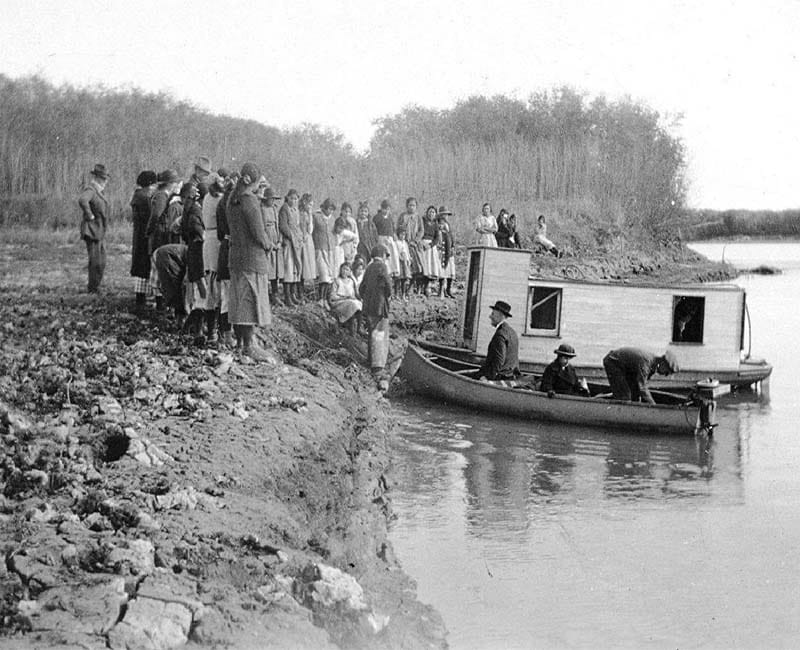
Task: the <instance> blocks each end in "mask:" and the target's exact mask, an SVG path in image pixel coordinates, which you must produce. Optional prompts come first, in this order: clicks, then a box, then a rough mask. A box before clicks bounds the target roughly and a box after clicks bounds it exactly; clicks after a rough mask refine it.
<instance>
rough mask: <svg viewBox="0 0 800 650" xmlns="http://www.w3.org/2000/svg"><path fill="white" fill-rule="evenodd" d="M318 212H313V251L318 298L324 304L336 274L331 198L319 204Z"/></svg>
mask: <svg viewBox="0 0 800 650" xmlns="http://www.w3.org/2000/svg"><path fill="white" fill-rule="evenodd" d="M319 207H320V209H319V211H318V212H315V213H314V232H313V233H312V237H313V239H314V251H315V253H316V256H315V260H316V262H317V280H319V287H318V288H319V296H318V297H319V300H320V302H322V303H323V304H325V303H326V302H327V300H328V292H329V291H330V287H331V282H333V278H334V277H335V276H336V269H334V267H333V257H334V252H335V248H336V235H335V234H334V233H333V226H334V224H335V223H336V219H334V218H333V211H334V210H335V209H336V204H335V203H334V202H333V201H332V200H331V199H325V200H324V201H323V202H322V205H321V206H319Z"/></svg>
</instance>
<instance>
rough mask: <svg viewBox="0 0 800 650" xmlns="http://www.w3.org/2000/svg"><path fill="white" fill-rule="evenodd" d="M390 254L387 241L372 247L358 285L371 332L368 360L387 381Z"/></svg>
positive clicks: (390, 293) (374, 372) (373, 370)
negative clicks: (385, 243)
mask: <svg viewBox="0 0 800 650" xmlns="http://www.w3.org/2000/svg"><path fill="white" fill-rule="evenodd" d="M388 257H389V251H388V249H387V248H386V247H385V246H384V245H382V244H378V245H377V246H374V247H373V249H372V261H371V262H370V263H369V264H368V265H367V268H366V270H365V271H364V277H363V278H362V280H361V286H360V287H359V291H360V293H361V298H362V300H363V314H364V318H365V319H366V321H367V332H368V333H369V346H368V350H369V364H370V368H371V369H372V374H373V375H374V376H375V377H376V378H379V381H382V382H385V381H386V379H385V377H383V376H382V375H383V372H384V369H385V367H386V360H387V358H388V356H389V298H390V297H391V295H392V279H391V277H390V276H389V269H388V268H387V267H386V260H387V258H388ZM387 387H388V384H387Z"/></svg>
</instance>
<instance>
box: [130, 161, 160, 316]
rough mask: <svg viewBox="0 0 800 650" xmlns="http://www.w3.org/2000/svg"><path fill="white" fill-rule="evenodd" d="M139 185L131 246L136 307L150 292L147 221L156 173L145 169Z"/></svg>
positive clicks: (133, 200) (132, 201) (137, 181)
mask: <svg viewBox="0 0 800 650" xmlns="http://www.w3.org/2000/svg"><path fill="white" fill-rule="evenodd" d="M136 185H137V186H138V187H137V188H136V189H135V190H134V192H133V196H132V197H131V210H132V213H133V214H132V221H133V242H132V246H131V277H132V278H134V287H133V291H134V293H135V294H136V308H137V309H139V310H140V309H142V308H143V307H144V306H145V303H146V301H147V294H148V293H150V244H149V242H148V238H147V222H148V221H149V220H150V198H151V197H152V196H153V193H154V192H155V191H156V173H155V172H153V171H144V172H142V173H141V174H139V176H138V177H137V179H136Z"/></svg>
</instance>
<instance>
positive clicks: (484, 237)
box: [475, 203, 497, 248]
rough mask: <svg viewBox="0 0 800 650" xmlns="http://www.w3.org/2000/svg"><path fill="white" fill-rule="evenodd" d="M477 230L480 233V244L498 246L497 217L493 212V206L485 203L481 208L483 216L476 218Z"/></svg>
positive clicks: (478, 242)
mask: <svg viewBox="0 0 800 650" xmlns="http://www.w3.org/2000/svg"><path fill="white" fill-rule="evenodd" d="M475 231H476V232H477V233H478V241H477V242H476V243H477V245H478V246H488V247H490V248H497V238H496V237H495V236H494V235H495V233H496V232H497V219H495V218H494V215H493V214H492V206H491V205H490V204H489V203H484V204H483V208H482V209H481V216H480V217H478V218H477V219H476V220H475Z"/></svg>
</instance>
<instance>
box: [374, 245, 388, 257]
mask: <svg viewBox="0 0 800 650" xmlns="http://www.w3.org/2000/svg"><path fill="white" fill-rule="evenodd" d="M370 255H372V259H375V258H376V257H377V258H379V259H382V260H385V259H386V258H387V257H389V249H388V248H386V246H384V245H383V244H378V245H377V246H373V247H372V251H370Z"/></svg>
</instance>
